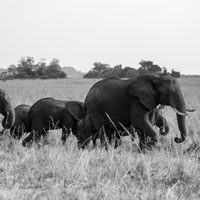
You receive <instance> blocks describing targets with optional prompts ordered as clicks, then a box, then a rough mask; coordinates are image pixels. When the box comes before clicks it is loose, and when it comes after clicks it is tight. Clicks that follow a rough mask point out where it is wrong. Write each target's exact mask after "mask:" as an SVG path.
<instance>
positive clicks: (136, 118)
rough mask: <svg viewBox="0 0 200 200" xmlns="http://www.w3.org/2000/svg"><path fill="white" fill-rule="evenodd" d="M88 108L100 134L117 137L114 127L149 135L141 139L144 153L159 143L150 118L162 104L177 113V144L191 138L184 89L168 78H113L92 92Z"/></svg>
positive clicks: (155, 76)
mask: <svg viewBox="0 0 200 200" xmlns="http://www.w3.org/2000/svg"><path fill="white" fill-rule="evenodd" d="M84 104H85V109H86V113H88V114H89V115H90V117H91V120H92V123H93V125H94V128H95V130H96V132H100V131H102V130H104V132H105V133H106V135H107V136H109V135H112V134H113V131H112V130H114V126H113V124H114V125H115V126H116V127H117V128H118V127H119V128H120V126H121V124H123V126H125V127H130V126H133V127H134V128H135V129H136V130H138V131H139V132H141V133H145V134H141V135H140V148H141V149H143V148H145V147H150V148H151V146H153V145H154V144H156V143H157V135H156V130H155V129H154V127H153V125H152V124H151V122H150V114H151V112H152V111H153V109H155V108H156V107H157V106H158V105H159V104H161V105H166V106H171V107H172V108H173V109H174V111H175V112H176V115H177V123H178V127H179V131H180V137H175V138H174V141H175V142H176V143H181V142H183V141H184V140H185V138H186V135H187V131H186V120H185V118H186V115H187V113H186V106H185V100H184V97H183V94H182V91H181V87H180V85H179V83H178V81H177V80H176V79H175V78H173V77H172V76H170V75H168V74H153V73H152V74H151V73H148V74H143V75H140V76H138V77H137V78H136V79H126V80H124V79H120V78H115V77H111V78H106V79H103V80H100V81H98V82H97V83H95V84H94V85H93V86H92V87H91V88H90V90H89V92H88V94H87V95H86V98H85V101H84ZM111 121H112V123H111Z"/></svg>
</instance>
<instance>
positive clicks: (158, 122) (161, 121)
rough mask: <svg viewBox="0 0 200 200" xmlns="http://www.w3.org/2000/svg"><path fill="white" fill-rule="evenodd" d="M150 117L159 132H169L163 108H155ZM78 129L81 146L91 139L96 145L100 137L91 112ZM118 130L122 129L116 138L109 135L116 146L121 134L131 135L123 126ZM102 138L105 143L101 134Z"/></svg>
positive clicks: (110, 141)
mask: <svg viewBox="0 0 200 200" xmlns="http://www.w3.org/2000/svg"><path fill="white" fill-rule="evenodd" d="M149 117H150V119H149V120H150V122H151V124H152V125H154V126H156V127H158V128H159V133H160V134H161V135H166V134H167V133H168V132H169V125H168V123H167V120H166V119H165V118H164V117H163V114H162V111H161V109H159V108H158V109H157V108H155V109H154V110H153V111H152V112H151V114H150V115H149ZM125 128H126V129H127V130H128V129H129V127H125ZM78 130H79V132H78V144H79V147H81V148H85V147H86V146H87V145H88V143H89V142H90V141H91V140H92V142H93V145H94V146H95V145H96V139H97V138H98V137H99V134H98V133H97V132H96V130H95V127H94V125H93V123H92V119H91V116H90V115H89V114H87V115H86V116H85V117H84V118H83V119H82V120H80V121H79V122H78ZM118 131H121V133H119V134H120V135H118V134H117V135H115V137H114V138H113V137H112V136H113V134H112V135H110V137H109V136H108V142H109V144H111V143H112V140H113V139H114V140H115V141H114V143H115V147H117V146H118V144H119V143H120V139H121V136H127V135H129V133H128V132H127V131H125V130H124V128H123V127H121V130H118ZM117 136H119V137H117ZM132 139H133V138H132ZM100 140H101V143H102V144H103V142H104V139H103V138H102V137H101V136H100Z"/></svg>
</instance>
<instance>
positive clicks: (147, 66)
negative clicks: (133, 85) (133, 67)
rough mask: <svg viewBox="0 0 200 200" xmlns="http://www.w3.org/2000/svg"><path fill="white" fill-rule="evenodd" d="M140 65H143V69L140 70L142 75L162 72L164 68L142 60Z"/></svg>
mask: <svg viewBox="0 0 200 200" xmlns="http://www.w3.org/2000/svg"><path fill="white" fill-rule="evenodd" d="M139 64H140V65H141V67H140V68H139V69H138V71H139V73H140V74H144V73H160V72H162V68H161V67H160V66H159V65H155V64H153V62H152V61H145V60H141V61H140V62H139Z"/></svg>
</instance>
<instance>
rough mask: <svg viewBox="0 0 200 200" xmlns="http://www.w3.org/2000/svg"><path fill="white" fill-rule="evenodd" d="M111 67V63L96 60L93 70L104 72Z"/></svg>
mask: <svg viewBox="0 0 200 200" xmlns="http://www.w3.org/2000/svg"><path fill="white" fill-rule="evenodd" d="M109 68H110V65H108V64H102V63H100V62H95V63H94V68H93V71H97V72H103V71H105V70H107V69H109Z"/></svg>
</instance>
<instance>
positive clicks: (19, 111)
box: [10, 104, 31, 139]
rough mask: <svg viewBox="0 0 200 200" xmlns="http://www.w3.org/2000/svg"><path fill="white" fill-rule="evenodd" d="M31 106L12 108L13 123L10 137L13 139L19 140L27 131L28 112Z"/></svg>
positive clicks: (23, 105) (22, 105)
mask: <svg viewBox="0 0 200 200" xmlns="http://www.w3.org/2000/svg"><path fill="white" fill-rule="evenodd" d="M30 108H31V106H30V105H27V104H21V105H18V106H16V107H15V108H14V111H15V122H14V124H13V126H12V127H11V129H10V135H11V136H12V137H14V138H17V139H20V138H21V137H22V134H23V133H24V132H27V130H28V112H29V110H30Z"/></svg>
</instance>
